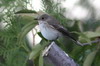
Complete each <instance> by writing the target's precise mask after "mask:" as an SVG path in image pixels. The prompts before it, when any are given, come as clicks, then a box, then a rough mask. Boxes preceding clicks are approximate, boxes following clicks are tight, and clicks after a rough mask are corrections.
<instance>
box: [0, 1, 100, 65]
mask: <svg viewBox="0 0 100 66" xmlns="http://www.w3.org/2000/svg"><path fill="white" fill-rule="evenodd" d="M27 1H28V0H1V1H0V2H1V3H0V6H1V7H4V8H3V10H2V11H1V12H2V13H0V22H4V23H7V25H6V26H5V27H4V28H3V29H0V66H29V65H28V63H27V61H28V60H29V59H31V60H33V59H34V60H35V62H34V64H35V65H39V66H43V63H44V62H43V57H42V52H43V49H44V48H45V47H46V46H47V45H48V44H49V42H48V41H47V40H45V39H44V38H43V37H42V36H41V33H40V32H38V35H39V36H40V37H41V38H43V39H42V41H41V42H40V44H38V45H36V46H34V47H33V48H32V49H31V48H30V47H29V43H28V42H27V39H26V34H27V33H28V32H29V31H30V30H31V29H32V28H33V27H35V25H36V24H37V22H35V21H34V20H33V18H34V17H29V16H28V17H27V16H26V17H25V16H24V18H23V17H22V16H20V15H17V16H16V15H15V14H14V13H15V12H17V11H19V10H21V9H23V11H19V12H17V13H27V12H28V13H36V12H35V11H31V10H29V11H27V10H26V9H27V8H26V6H27V3H28V2H27ZM15 3H16V4H15ZM42 3H43V7H44V8H43V11H45V12H46V13H48V14H50V15H52V16H54V17H55V18H56V19H58V20H59V22H60V23H61V24H62V25H63V26H64V27H66V29H68V30H70V31H71V32H72V35H74V37H75V38H76V39H78V40H80V41H81V42H86V43H88V42H90V41H94V40H96V39H98V37H100V27H99V26H100V22H99V21H97V20H96V21H93V22H92V21H91V20H90V21H87V22H81V21H79V20H71V19H68V18H65V17H64V16H63V13H64V12H65V8H62V7H61V4H60V3H59V2H57V3H55V2H54V1H53V0H42ZM91 26H93V27H91ZM57 42H58V43H57V44H58V45H59V46H60V47H61V48H62V49H63V50H64V51H65V52H67V53H68V54H69V55H70V56H71V57H72V58H73V59H74V60H75V61H76V62H77V63H78V64H79V65H80V66H83V65H84V66H86V65H87V66H91V65H92V66H99V65H100V63H99V61H100V56H99V55H100V53H99V50H100V43H94V44H91V45H90V46H83V47H80V46H77V45H75V44H73V43H72V41H69V39H66V38H64V39H63V38H60V39H58V40H57ZM66 43H67V44H66Z"/></svg>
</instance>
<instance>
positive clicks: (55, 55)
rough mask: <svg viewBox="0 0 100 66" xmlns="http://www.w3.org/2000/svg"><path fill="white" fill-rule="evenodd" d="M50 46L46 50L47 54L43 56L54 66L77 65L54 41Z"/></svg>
mask: <svg viewBox="0 0 100 66" xmlns="http://www.w3.org/2000/svg"><path fill="white" fill-rule="evenodd" d="M51 45H52V46H51V47H50V49H49V51H48V55H47V56H44V58H45V60H46V59H49V61H50V62H52V63H53V64H54V66H78V64H77V63H75V62H74V60H73V59H72V58H71V57H69V56H68V54H66V53H65V52H64V51H63V50H62V49H61V48H59V47H58V46H57V45H56V44H55V42H52V43H51Z"/></svg>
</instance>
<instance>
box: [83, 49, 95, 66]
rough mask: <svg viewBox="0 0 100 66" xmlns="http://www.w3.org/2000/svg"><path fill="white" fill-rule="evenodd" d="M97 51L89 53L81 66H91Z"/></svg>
mask: <svg viewBox="0 0 100 66" xmlns="http://www.w3.org/2000/svg"><path fill="white" fill-rule="evenodd" d="M96 53H97V50H95V51H93V52H91V53H90V54H89V55H88V56H87V57H86V59H85V61H84V63H83V66H91V64H92V62H93V60H94V58H95V56H96Z"/></svg>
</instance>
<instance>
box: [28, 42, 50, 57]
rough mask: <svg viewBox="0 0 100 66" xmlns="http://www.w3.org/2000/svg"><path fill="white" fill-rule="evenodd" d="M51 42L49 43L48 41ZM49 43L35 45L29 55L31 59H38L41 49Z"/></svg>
mask: <svg viewBox="0 0 100 66" xmlns="http://www.w3.org/2000/svg"><path fill="white" fill-rule="evenodd" d="M48 44H49V43H48ZM48 44H47V43H44V44H38V45H35V46H34V47H33V49H32V52H31V53H30V55H29V59H36V58H37V57H38V56H39V54H40V53H41V51H42V50H43V49H44V48H45V47H46V46H47V45H48Z"/></svg>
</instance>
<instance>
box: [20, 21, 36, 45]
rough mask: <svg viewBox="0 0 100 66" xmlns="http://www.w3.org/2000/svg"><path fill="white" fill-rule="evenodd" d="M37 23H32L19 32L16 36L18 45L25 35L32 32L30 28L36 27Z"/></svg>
mask: <svg viewBox="0 0 100 66" xmlns="http://www.w3.org/2000/svg"><path fill="white" fill-rule="evenodd" d="M36 24H37V22H35V21H33V22H30V23H28V24H27V25H25V26H24V27H23V28H22V31H21V32H20V34H19V35H18V38H19V39H18V44H20V43H21V42H22V40H23V39H24V37H25V36H26V34H27V33H28V32H29V31H30V30H32V28H34V27H35V26H36Z"/></svg>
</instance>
